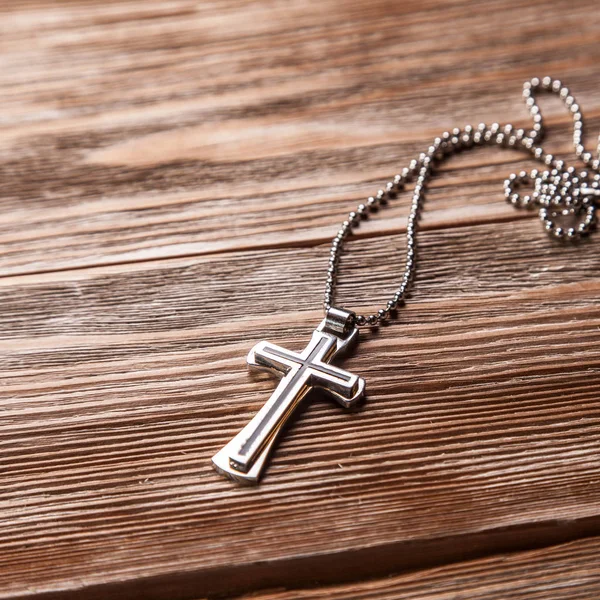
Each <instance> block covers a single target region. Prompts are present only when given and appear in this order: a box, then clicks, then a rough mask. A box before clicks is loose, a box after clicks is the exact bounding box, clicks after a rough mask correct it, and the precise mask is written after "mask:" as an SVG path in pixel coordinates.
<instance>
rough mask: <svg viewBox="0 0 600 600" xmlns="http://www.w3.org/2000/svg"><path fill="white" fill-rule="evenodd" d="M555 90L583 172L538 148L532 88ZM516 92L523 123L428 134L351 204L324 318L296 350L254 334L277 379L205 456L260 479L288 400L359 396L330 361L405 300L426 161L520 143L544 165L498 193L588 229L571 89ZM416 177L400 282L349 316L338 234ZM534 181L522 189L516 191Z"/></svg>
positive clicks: (557, 86)
mask: <svg viewBox="0 0 600 600" xmlns="http://www.w3.org/2000/svg"><path fill="white" fill-rule="evenodd" d="M538 91H540V92H541V91H544V92H549V93H553V94H556V95H558V96H559V98H561V99H562V101H563V103H564V104H565V106H566V107H567V109H568V111H569V112H570V114H571V115H572V118H573V143H574V145H575V152H576V154H577V156H578V157H579V159H580V160H581V161H582V162H583V163H584V165H585V166H586V167H587V169H588V170H587V171H576V170H575V169H574V168H573V167H567V166H566V165H565V163H564V162H563V161H562V160H557V159H556V158H555V157H554V156H552V154H547V153H546V152H544V150H543V149H542V147H541V146H540V145H539V144H540V143H541V141H542V138H543V137H544V124H543V119H542V113H541V111H540V108H539V106H538V104H537V103H536V100H535V93H536V92H538ZM523 97H524V99H525V103H526V105H527V107H528V109H529V113H530V114H531V117H532V118H533V128H532V129H531V130H530V131H525V130H524V129H517V128H515V127H513V125H510V124H508V125H499V124H498V123H493V124H492V125H490V126H488V125H486V124H485V123H481V124H480V125H478V126H477V127H472V126H470V125H467V126H465V127H464V128H463V129H458V128H457V129H454V130H452V132H445V133H443V134H442V136H441V137H438V138H435V140H434V141H433V143H432V144H431V145H430V146H429V147H428V148H427V151H426V152H424V153H422V154H420V155H419V157H418V159H416V160H413V161H412V162H411V163H410V165H409V166H408V167H407V168H405V169H403V170H402V172H401V173H400V174H398V175H396V176H395V177H394V179H393V180H392V181H390V182H389V183H388V184H387V185H386V186H385V188H384V189H381V190H379V191H378V192H377V194H376V195H375V196H372V197H370V198H368V200H367V201H366V202H364V203H362V204H359V205H358V207H357V208H356V210H355V211H352V212H351V213H350V214H349V215H348V217H347V218H346V220H345V221H344V222H343V223H342V226H341V228H340V230H339V231H338V233H337V235H336V236H335V237H334V238H333V241H332V243H331V252H330V256H329V268H328V270H327V282H326V285H325V302H324V308H325V318H324V319H323V321H322V322H321V324H320V325H319V326H318V327H317V329H316V330H315V331H314V333H313V334H312V339H311V340H310V342H309V343H308V345H307V346H306V348H304V350H303V351H302V352H299V353H297V352H292V351H290V350H287V349H285V348H282V347H281V346H276V345H275V344H271V343H269V342H265V341H263V342H259V343H258V344H256V346H254V348H253V349H252V350H251V351H250V353H249V355H248V365H249V366H250V367H253V368H257V369H260V370H263V371H268V372H270V373H273V374H275V375H276V376H278V377H279V378H280V379H281V381H280V382H279V384H278V385H277V387H276V389H275V391H274V392H273V394H272V395H271V397H270V398H269V400H268V401H267V402H266V403H265V405H264V406H263V407H262V408H261V409H260V410H259V411H258V413H257V414H256V415H255V416H254V418H253V419H252V420H251V421H250V422H249V423H248V425H246V427H244V429H242V431H240V433H238V435H236V436H235V437H234V438H233V439H232V440H231V441H230V442H229V443H228V444H227V445H226V446H225V447H224V448H223V449H222V450H220V451H219V452H218V453H217V454H216V455H215V456H214V457H213V459H212V462H213V466H214V467H215V469H216V470H217V471H218V472H219V473H221V474H223V475H225V476H227V477H229V478H231V479H233V480H234V481H237V482H239V483H246V484H255V483H258V481H259V479H260V476H261V474H262V473H263V471H264V468H265V466H266V463H267V459H268V457H269V455H270V453H271V450H272V448H273V445H274V443H275V441H276V439H277V437H278V435H279V433H280V432H281V430H282V428H283V426H284V425H285V423H286V421H287V420H288V418H289V417H290V416H291V414H292V413H293V412H294V410H295V409H296V407H297V406H298V405H299V403H300V402H301V401H302V399H303V398H304V397H305V396H306V395H307V393H308V392H309V391H310V390H311V389H312V388H315V387H317V388H319V389H321V390H322V391H324V392H325V393H327V394H328V395H330V396H332V397H333V398H334V399H335V400H337V401H338V402H339V403H340V404H341V405H342V406H344V407H352V406H354V405H355V404H356V403H357V402H359V401H360V400H361V399H362V398H363V396H364V395H365V381H364V379H363V378H362V377H358V376H357V375H354V374H353V373H350V372H348V371H344V370H343V369H340V368H339V367H336V366H334V365H332V364H331V361H332V360H333V359H334V358H337V357H338V356H339V355H342V354H343V353H344V351H346V350H348V349H349V348H350V347H351V346H352V345H353V344H354V343H355V342H356V341H357V339H358V330H359V328H361V327H374V326H377V325H378V324H379V323H381V322H382V321H384V320H386V319H389V318H390V317H391V316H392V315H393V314H394V312H395V311H396V309H397V308H398V307H399V306H401V305H402V303H403V302H404V299H405V296H406V294H407V291H408V290H409V288H410V285H411V282H412V281H413V279H414V275H415V272H416V268H417V263H416V251H417V238H416V233H417V228H418V223H419V218H420V216H421V213H422V206H423V199H424V195H423V194H424V191H425V188H426V185H427V181H428V180H429V178H430V177H431V175H432V173H433V169H434V166H436V165H437V164H439V163H440V162H441V161H443V160H444V159H445V158H447V157H448V156H450V155H452V154H453V153H455V152H458V151H461V150H466V149H469V148H475V147H478V146H483V145H496V146H499V147H503V148H513V149H521V150H523V151H525V152H528V153H530V154H531V155H532V156H533V157H534V158H535V159H537V160H539V161H540V162H542V163H543V164H544V170H542V171H539V170H537V169H534V170H532V171H530V172H529V173H527V172H525V171H521V172H520V173H519V174H512V175H510V177H509V178H508V179H507V180H506V181H505V182H504V195H505V197H506V199H507V201H508V202H510V203H511V204H512V205H514V206H515V207H517V208H529V209H533V208H535V209H537V210H538V211H539V216H540V219H541V221H542V223H543V225H544V228H545V229H546V231H547V232H548V233H549V234H551V235H552V236H554V237H556V238H560V239H564V240H575V239H577V238H578V237H580V236H583V235H586V234H588V233H589V232H590V230H591V229H592V228H593V226H594V225H595V221H596V201H597V200H598V198H600V146H599V148H598V158H594V156H593V155H592V154H591V153H590V152H588V151H587V150H586V148H585V147H584V144H583V115H582V114H581V108H580V107H579V104H578V103H577V102H576V100H575V98H574V97H573V95H572V94H571V92H570V91H569V89H568V88H567V87H565V86H564V85H563V84H562V83H561V82H560V81H558V80H553V79H551V78H550V77H545V78H544V79H542V80H540V79H538V78H534V79H532V80H531V81H527V82H526V83H525V84H524V86H523ZM413 181H414V182H415V185H414V188H413V192H412V194H413V195H412V203H411V207H410V213H409V216H408V221H407V225H406V241H407V251H406V262H405V266H404V275H403V277H402V282H401V283H400V286H399V288H398V289H397V290H396V292H395V294H394V295H393V296H392V298H391V299H390V300H389V301H388V302H387V304H386V305H385V306H384V307H383V308H381V309H379V311H377V312H374V313H373V314H370V315H357V314H355V313H354V312H351V311H348V310H345V309H342V308H340V307H338V306H335V304H334V291H335V285H336V280H337V275H338V270H339V258H340V253H341V250H342V247H343V244H344V241H345V240H346V239H347V238H348V236H349V235H350V234H351V233H352V230H353V229H355V228H356V227H358V226H359V223H360V222H361V220H363V219H366V218H367V217H368V215H369V214H370V213H372V212H375V211H376V210H377V209H379V208H380V207H382V206H384V205H386V204H387V203H388V201H389V200H392V199H394V198H396V196H397V194H398V192H400V191H402V190H403V189H404V188H405V186H406V184H409V183H411V182H413ZM525 185H529V186H530V187H531V185H533V190H532V192H531V193H530V194H527V195H525V194H520V193H519V192H518V191H517V190H518V189H519V188H520V187H522V186H525Z"/></svg>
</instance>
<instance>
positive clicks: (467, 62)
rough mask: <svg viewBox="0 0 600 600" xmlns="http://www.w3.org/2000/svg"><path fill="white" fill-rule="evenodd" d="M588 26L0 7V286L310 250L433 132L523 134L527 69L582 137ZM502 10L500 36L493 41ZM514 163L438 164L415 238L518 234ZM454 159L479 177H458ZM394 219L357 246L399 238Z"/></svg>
mask: <svg viewBox="0 0 600 600" xmlns="http://www.w3.org/2000/svg"><path fill="white" fill-rule="evenodd" d="M434 7H435V8H434ZM595 9H596V6H595V3H593V2H582V3H577V4H576V5H573V6H572V5H570V4H567V3H563V2H556V8H555V9H554V10H549V9H548V8H547V4H546V3H528V5H527V6H523V3H522V2H518V1H517V0H511V1H508V0H507V1H505V2H494V3H490V4H489V5H488V7H487V8H486V10H485V11H481V10H471V9H469V7H468V4H464V3H462V2H445V3H443V4H441V5H437V4H432V3H420V4H419V5H418V6H417V5H413V4H406V3H392V4H390V3H388V2H373V3H371V2H369V3H368V5H367V4H364V3H362V2H353V3H344V8H343V11H342V10H341V8H340V6H339V5H338V4H337V3H335V2H331V3H328V2H305V1H302V2H298V1H296V2H292V3H286V5H285V8H283V7H282V6H278V5H272V4H270V3H252V4H251V5H247V4H245V3H239V4H238V3H231V4H229V3H227V4H223V3H218V5H213V4H210V3H209V4H206V5H204V4H203V5H197V3H193V2H186V1H184V2H156V3H152V4H151V5H150V6H147V5H146V4H144V3H139V2H125V3H110V2H109V3H102V4H94V3H91V4H85V5H83V6H82V7H80V8H78V5H76V4H75V5H73V4H69V3H66V4H61V3H51V4H48V5H46V4H44V3H41V4H39V5H38V4H35V3H34V4H32V5H30V6H29V7H28V8H27V9H23V10H20V11H17V10H15V8H14V7H11V6H6V5H5V6H3V7H1V8H0V10H2V11H3V13H4V14H3V18H2V23H1V24H0V27H1V28H2V29H1V36H0V37H1V40H0V50H1V51H2V60H3V64H2V67H3V68H2V69H1V70H0V90H2V93H1V94H0V115H2V117H1V119H2V120H1V121H0V125H1V126H2V129H1V130H2V136H0V208H1V209H2V215H1V216H0V274H3V275H6V274H17V273H23V272H40V271H48V270H56V269H61V268H70V267H82V266H91V265H97V264H109V263H111V264H112V263H121V262H124V261H132V260H148V259H152V258H161V257H169V256H185V255H192V254H199V253H208V252H218V251H222V250H228V251H230V250H234V249H237V250H239V249H243V248H257V247H258V248H259V247H264V246H265V245H267V246H271V247H274V246H281V245H286V244H289V243H295V244H304V245H306V244H315V243H321V242H323V241H324V240H325V239H327V238H328V237H330V236H331V232H332V231H335V227H336V225H337V223H338V222H340V217H341V215H343V214H344V213H345V212H347V211H348V210H350V209H352V208H354V206H356V204H357V203H358V201H359V200H360V199H362V198H365V197H366V196H368V195H370V194H372V193H374V192H375V191H376V189H377V187H379V185H380V184H381V183H382V182H383V181H384V180H385V178H389V177H391V176H393V175H394V173H395V172H397V171H398V170H399V169H401V168H402V167H403V166H405V164H406V163H407V162H408V161H409V160H410V159H411V158H413V157H414V155H415V154H416V153H418V152H419V151H421V150H423V149H424V148H425V147H426V145H427V144H428V143H429V142H430V140H431V139H432V138H433V137H434V136H435V135H438V134H439V133H441V131H443V130H444V129H447V128H451V127H454V126H456V125H463V124H465V123H467V122H475V123H476V122H478V121H480V120H486V121H488V122H492V121H494V120H499V121H503V122H504V121H511V122H515V121H516V122H518V123H520V124H527V122H528V121H527V119H526V118H525V111H524V108H523V106H522V102H521V99H520V85H521V82H522V81H523V80H524V79H525V78H529V77H531V76H532V75H533V74H534V73H539V72H540V70H541V69H543V71H544V73H552V74H553V75H554V76H557V77H562V78H563V79H564V80H566V81H568V82H569V84H570V85H571V86H572V87H573V89H574V90H576V92H577V95H578V97H579V98H580V99H581V102H582V105H583V107H584V109H585V112H586V114H587V115H589V116H591V117H593V119H592V120H591V122H590V123H591V127H592V130H594V131H595V130H597V129H598V127H599V125H600V120H599V115H600V93H599V92H598V90H599V87H598V81H599V80H600V67H599V66H598V65H600V60H599V59H600V46H599V45H598V44H596V43H594V42H595V40H596V35H597V33H596V32H597V30H598V27H599V26H600V15H599V13H598V11H597V10H595ZM517 13H518V14H519V18H518V21H519V23H513V26H511V28H510V29H511V31H510V35H508V37H507V31H506V30H505V28H503V27H498V23H507V22H513V20H514V15H515V14H517ZM565 19H567V22H568V23H569V24H571V26H567V27H565ZM250 23H252V25H250ZM259 23H260V25H259ZM442 23H443V24H447V23H452V25H451V26H445V25H444V27H443V29H444V36H443V39H441V38H439V37H438V35H437V30H438V27H437V25H436V24H442ZM432 31H435V32H436V33H435V35H431V32H432ZM466 31H469V32H472V35H468V36H465V32H466ZM427 32H430V34H429V35H427ZM108 40H110V43H105V42H108ZM100 41H102V42H103V43H100ZM547 112H548V115H549V123H550V124H552V123H554V124H558V128H557V129H556V131H555V136H554V137H553V140H555V142H554V143H552V144H551V146H552V149H553V151H554V150H555V149H556V151H557V152H558V153H559V154H563V153H567V154H566V155H565V157H568V156H570V147H569V144H568V141H569V139H570V133H569V131H568V127H567V125H568V124H569V118H568V115H566V114H564V112H563V109H562V107H560V106H559V104H558V103H557V102H550V103H549V104H548V106H547ZM515 160H519V157H518V155H517V154H516V153H513V152H506V151H505V152H502V151H500V150H497V151H491V150H486V154H479V155H477V156H475V155H473V156H469V157H465V158H464V159H461V160H460V161H454V162H453V163H451V164H450V165H449V167H450V168H452V166H453V167H454V168H453V169H452V171H451V173H450V174H448V175H445V176H443V177H441V178H439V179H436V180H435V181H434V182H433V186H434V187H436V186H437V187H438V189H437V191H434V192H433V193H432V194H431V196H432V197H431V202H430V210H428V214H427V215H426V217H425V224H426V225H427V226H429V225H431V226H444V225H447V224H449V223H461V222H464V221H465V220H467V221H468V220H469V219H478V220H482V219H483V220H488V221H490V220H494V219H502V220H506V219H516V218H519V217H520V216H521V215H519V214H518V213H515V212H513V210H512V209H511V208H510V207H508V206H505V205H503V204H502V200H501V194H500V193H499V191H498V189H497V187H496V186H497V183H498V182H500V181H501V180H502V179H503V178H504V177H505V175H506V173H507V171H508V170H509V168H513V167H514V161H515ZM472 162H474V163H475V164H478V165H484V166H482V167H481V168H478V169H476V170H475V171H474V172H473V173H470V174H469V173H468V172H467V171H465V170H461V171H458V172H457V171H456V170H455V169H456V167H458V166H459V165H461V164H462V165H464V164H470V163H472ZM494 163H496V164H497V168H490V165H492V164H494ZM498 163H500V164H498ZM451 165H452V166H451ZM467 184H468V188H467V189H465V187H464V185H467ZM467 205H468V208H467V207H466V206H467ZM405 206H406V202H399V203H398V206H397V207H395V208H392V209H390V211H389V212H388V215H386V217H387V218H386V219H385V220H381V219H379V220H376V221H374V222H373V224H371V225H369V226H368V227H367V228H366V230H367V231H369V232H371V233H372V234H375V233H377V234H381V233H389V232H391V231H397V230H398V229H399V228H400V227H402V226H403V224H404V214H405Z"/></svg>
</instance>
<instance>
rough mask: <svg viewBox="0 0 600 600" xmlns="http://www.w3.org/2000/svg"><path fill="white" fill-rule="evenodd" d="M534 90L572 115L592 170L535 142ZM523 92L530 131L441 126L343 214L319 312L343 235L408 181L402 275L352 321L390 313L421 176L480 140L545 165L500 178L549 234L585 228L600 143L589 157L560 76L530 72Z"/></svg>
mask: <svg viewBox="0 0 600 600" xmlns="http://www.w3.org/2000/svg"><path fill="white" fill-rule="evenodd" d="M537 91H545V92H550V93H554V94H556V95H558V96H559V98H561V99H562V101H563V103H564V104H565V106H566V107H567V109H568V110H569V112H570V113H571V115H572V117H573V144H574V146H575V152H576V154H577V156H578V158H579V159H580V160H581V161H582V162H583V163H584V164H585V165H586V166H587V167H588V168H589V169H591V170H593V171H595V172H596V173H595V174H593V175H591V174H589V173H588V172H581V173H576V172H575V169H574V168H573V167H569V168H566V166H565V164H564V163H563V161H561V160H557V159H556V158H555V157H554V156H553V155H552V154H547V153H545V152H544V150H543V149H542V147H541V146H540V145H539V143H540V142H541V141H542V139H543V137H544V122H543V118H542V113H541V111H540V108H539V106H538V104H537V102H536V100H535V96H534V93H535V92H537ZM523 98H524V100H525V104H526V106H527V108H528V109H529V113H530V115H531V117H532V119H533V127H532V129H531V130H530V131H528V132H527V131H525V130H524V129H516V128H515V127H514V126H513V125H511V124H510V123H509V124H506V125H500V124H498V123H492V124H491V125H489V126H488V125H486V124H485V123H480V124H479V125H478V126H477V127H472V126H471V125H466V126H465V127H464V128H463V129H458V128H455V129H453V130H452V132H448V131H446V132H444V133H443V134H442V135H441V136H440V137H437V138H435V139H434V140H433V142H432V144H431V145H430V146H429V147H428V148H427V151H426V152H423V153H421V154H420V155H419V157H418V158H417V159H415V160H412V161H411V162H410V164H409V165H408V167H406V168H404V169H403V170H402V172H401V173H399V174H398V175H396V176H395V177H394V178H393V180H392V181H390V182H388V183H387V184H386V185H385V187H384V188H383V189H380V190H379V191H378V192H377V193H376V194H375V196H370V197H369V198H368V199H367V200H366V201H365V202H364V203H361V204H359V205H358V207H357V208H356V210H354V211H352V212H351V213H350V214H349V215H348V218H347V219H346V220H345V221H344V222H343V223H342V226H341V228H340V230H339V231H338V232H337V235H336V236H335V237H334V238H333V241H332V244H331V251H330V256H329V267H328V270H327V282H326V285H325V301H324V308H325V312H327V311H328V310H329V309H330V308H332V307H333V306H334V305H333V298H334V292H335V285H336V281H337V275H338V270H339V260H340V254H341V251H342V247H343V245H344V242H345V240H346V239H347V238H348V237H349V236H350V235H351V233H352V230H353V229H355V228H357V227H358V226H359V224H360V222H361V220H364V219H367V218H368V216H369V214H370V213H372V212H375V211H377V210H378V209H379V208H380V207H382V206H384V205H385V204H387V203H388V201H389V200H392V199H394V198H395V197H396V196H397V194H398V192H400V191H402V190H404V188H405V186H406V185H407V184H409V183H411V182H413V181H414V182H415V186H414V189H413V192H412V202H411V206H410V212H409V215H408V220H407V224H406V242H407V243H406V260H405V265H404V274H403V276H402V281H401V283H400V285H399V287H398V288H397V290H396V292H395V293H394V295H393V296H392V298H391V299H390V300H388V302H387V304H386V305H385V306H384V307H383V308H381V309H380V310H379V311H377V312H376V313H373V314H370V315H356V318H355V325H356V326H358V327H362V326H365V325H366V326H371V327H372V326H375V325H378V324H379V323H380V322H382V321H384V320H386V319H388V318H389V317H390V314H391V313H392V312H393V311H394V310H396V308H397V307H398V306H400V305H401V304H402V303H403V302H404V299H405V297H406V294H407V292H408V290H409V288H410V285H411V283H412V280H413V278H414V275H415V272H416V253H417V241H416V240H417V238H416V234H417V230H418V225H419V219H420V216H421V213H422V207H423V200H424V191H425V188H426V185H427V181H428V179H429V177H430V176H431V174H432V172H433V168H434V166H435V165H436V164H438V163H439V162H441V161H442V160H444V158H446V157H448V156H450V155H452V154H454V153H456V152H459V151H462V150H465V149H469V148H473V147H477V146H483V145H498V146H501V147H508V148H513V149H522V150H524V151H526V152H529V153H530V154H531V155H532V156H533V157H534V158H535V159H537V160H539V161H540V162H542V163H543V164H544V165H545V167H546V170H545V171H543V172H542V173H539V172H538V171H537V170H534V171H532V172H531V173H526V172H525V171H522V172H521V173H519V174H518V175H516V174H512V175H510V177H509V178H508V179H507V180H506V181H505V182H504V188H505V196H506V199H507V201H508V202H510V203H511V204H513V205H514V206H516V207H518V208H521V207H523V208H531V207H536V208H539V209H540V218H541V220H542V221H543V223H544V225H545V229H546V230H547V231H548V232H549V233H551V234H553V235H554V236H555V237H558V238H562V237H565V238H568V239H572V238H575V237H578V236H579V235H585V234H586V233H588V232H589V230H590V229H591V228H592V226H593V225H594V224H595V219H596V204H595V202H594V200H593V198H592V195H595V196H600V174H598V171H600V143H599V147H598V157H597V158H594V157H593V156H592V154H591V152H588V151H587V150H586V148H585V147H584V145H583V115H582V113H581V109H580V107H579V104H578V103H577V101H576V100H575V98H574V97H573V95H572V94H571V92H570V91H569V89H568V88H567V87H565V86H564V85H563V84H562V83H561V82H560V81H558V80H553V79H552V78H550V77H545V78H543V79H542V80H540V79H538V78H537V77H536V78H533V79H532V80H531V81H527V82H525V84H524V85H523ZM599 142H600V140H599ZM532 181H533V182H535V185H536V190H535V191H534V192H533V193H532V194H531V195H525V196H522V197H521V196H520V195H519V194H518V193H515V191H514V190H515V189H516V188H517V187H518V186H519V185H523V184H526V183H530V182H532ZM576 186H580V187H576ZM554 209H556V210H554ZM559 209H560V210H559ZM557 211H558V212H559V214H560V215H563V216H569V215H573V214H577V215H579V214H580V213H582V214H583V215H584V218H583V220H582V221H581V222H580V224H579V226H578V227H577V228H569V229H567V230H564V229H563V228H561V227H557V226H556V224H555V222H554V220H553V217H554V216H555V214H556V212H557Z"/></svg>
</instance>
